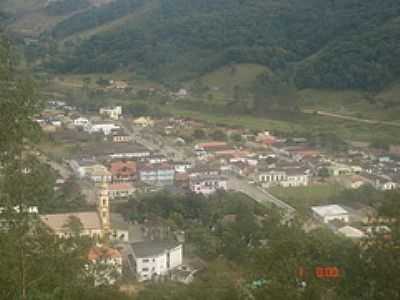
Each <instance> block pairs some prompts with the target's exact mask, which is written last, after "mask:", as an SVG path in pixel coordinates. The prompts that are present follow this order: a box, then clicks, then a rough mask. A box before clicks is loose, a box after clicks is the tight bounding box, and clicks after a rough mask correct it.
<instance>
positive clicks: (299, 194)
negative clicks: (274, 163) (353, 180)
mask: <svg viewBox="0 0 400 300" xmlns="http://www.w3.org/2000/svg"><path fill="white" fill-rule="evenodd" d="M342 190H343V188H342V187H341V186H338V185H336V184H319V185H312V186H308V187H290V188H283V187H273V188H270V189H269V192H270V193H271V194H273V195H274V196H276V197H277V198H279V199H281V200H283V201H285V202H286V203H288V204H289V205H291V206H293V207H294V208H296V209H297V210H298V212H299V213H300V214H302V215H305V214H307V213H308V212H309V209H310V207H311V206H314V205H320V204H327V203H328V202H329V199H330V198H331V197H334V196H337V195H338V194H339V193H340V192H341V191H342Z"/></svg>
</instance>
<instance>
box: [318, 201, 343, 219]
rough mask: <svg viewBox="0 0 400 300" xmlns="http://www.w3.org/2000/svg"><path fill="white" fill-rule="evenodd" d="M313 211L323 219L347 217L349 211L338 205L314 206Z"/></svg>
mask: <svg viewBox="0 0 400 300" xmlns="http://www.w3.org/2000/svg"><path fill="white" fill-rule="evenodd" d="M311 210H312V211H313V212H314V213H316V214H318V215H319V216H321V217H329V216H337V215H346V214H348V211H347V210H345V209H344V208H343V207H341V206H339V205H337V204H331V205H321V206H313V207H311Z"/></svg>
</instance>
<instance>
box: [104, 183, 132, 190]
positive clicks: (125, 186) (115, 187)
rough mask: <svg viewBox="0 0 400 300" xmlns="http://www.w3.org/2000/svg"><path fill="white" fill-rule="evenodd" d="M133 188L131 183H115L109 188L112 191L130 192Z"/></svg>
mask: <svg viewBox="0 0 400 300" xmlns="http://www.w3.org/2000/svg"><path fill="white" fill-rule="evenodd" d="M132 188H133V186H132V185H131V184H129V183H113V184H110V185H109V186H108V189H109V190H110V191H120V190H129V189H132Z"/></svg>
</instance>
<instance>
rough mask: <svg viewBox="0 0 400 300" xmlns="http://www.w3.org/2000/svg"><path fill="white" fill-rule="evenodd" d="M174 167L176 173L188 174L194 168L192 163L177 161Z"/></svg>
mask: <svg viewBox="0 0 400 300" xmlns="http://www.w3.org/2000/svg"><path fill="white" fill-rule="evenodd" d="M173 165H174V168H175V172H176V173H186V172H187V171H188V170H190V169H191V168H192V163H191V162H187V161H176V162H173Z"/></svg>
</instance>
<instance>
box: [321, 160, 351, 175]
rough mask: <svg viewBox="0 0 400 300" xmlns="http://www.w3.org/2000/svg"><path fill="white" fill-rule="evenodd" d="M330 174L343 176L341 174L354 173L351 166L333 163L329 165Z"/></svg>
mask: <svg viewBox="0 0 400 300" xmlns="http://www.w3.org/2000/svg"><path fill="white" fill-rule="evenodd" d="M327 169H328V171H329V174H330V175H331V176H341V175H351V174H353V169H352V168H351V166H347V165H344V164H338V163H333V164H332V165H330V166H328V167H327Z"/></svg>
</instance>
